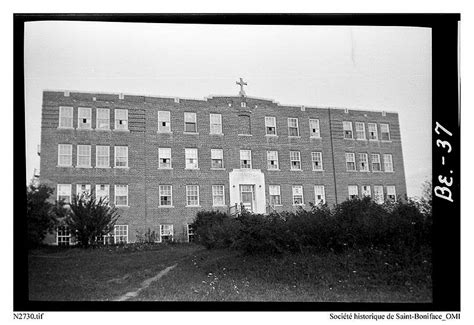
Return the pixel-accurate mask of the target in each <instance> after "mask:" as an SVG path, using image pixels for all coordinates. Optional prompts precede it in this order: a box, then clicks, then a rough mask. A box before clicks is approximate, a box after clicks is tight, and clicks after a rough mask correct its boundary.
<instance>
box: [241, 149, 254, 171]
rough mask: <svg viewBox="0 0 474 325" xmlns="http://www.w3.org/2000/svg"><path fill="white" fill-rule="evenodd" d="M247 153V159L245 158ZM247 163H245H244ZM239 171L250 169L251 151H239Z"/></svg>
mask: <svg viewBox="0 0 474 325" xmlns="http://www.w3.org/2000/svg"><path fill="white" fill-rule="evenodd" d="M247 153H248V158H247V157H245V156H246V154H247ZM245 161H247V163H245ZM240 169H252V150H247V149H241V150H240Z"/></svg>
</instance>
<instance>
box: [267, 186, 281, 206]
mask: <svg viewBox="0 0 474 325" xmlns="http://www.w3.org/2000/svg"><path fill="white" fill-rule="evenodd" d="M268 194H269V195H270V205H271V206H275V205H281V195H280V185H269V186H268Z"/></svg>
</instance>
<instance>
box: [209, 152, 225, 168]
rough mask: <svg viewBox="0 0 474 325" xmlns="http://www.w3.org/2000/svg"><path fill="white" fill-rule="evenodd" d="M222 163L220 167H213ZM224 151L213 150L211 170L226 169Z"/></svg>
mask: <svg viewBox="0 0 474 325" xmlns="http://www.w3.org/2000/svg"><path fill="white" fill-rule="evenodd" d="M219 161H220V167H215V166H213V165H214V163H218V162H219ZM224 168H225V167H224V150H223V149H211V169H224Z"/></svg>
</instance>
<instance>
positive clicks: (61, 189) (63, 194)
mask: <svg viewBox="0 0 474 325" xmlns="http://www.w3.org/2000/svg"><path fill="white" fill-rule="evenodd" d="M61 200H64V202H65V203H71V184H58V201H61Z"/></svg>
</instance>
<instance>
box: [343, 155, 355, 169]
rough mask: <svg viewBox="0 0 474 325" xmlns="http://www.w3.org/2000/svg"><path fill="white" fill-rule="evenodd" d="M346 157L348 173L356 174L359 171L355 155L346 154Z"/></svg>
mask: <svg viewBox="0 0 474 325" xmlns="http://www.w3.org/2000/svg"><path fill="white" fill-rule="evenodd" d="M345 156H346V171H348V172H356V171H357V165H356V160H355V153H353V152H346V154H345ZM351 164H352V165H351ZM349 166H354V168H349Z"/></svg>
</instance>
